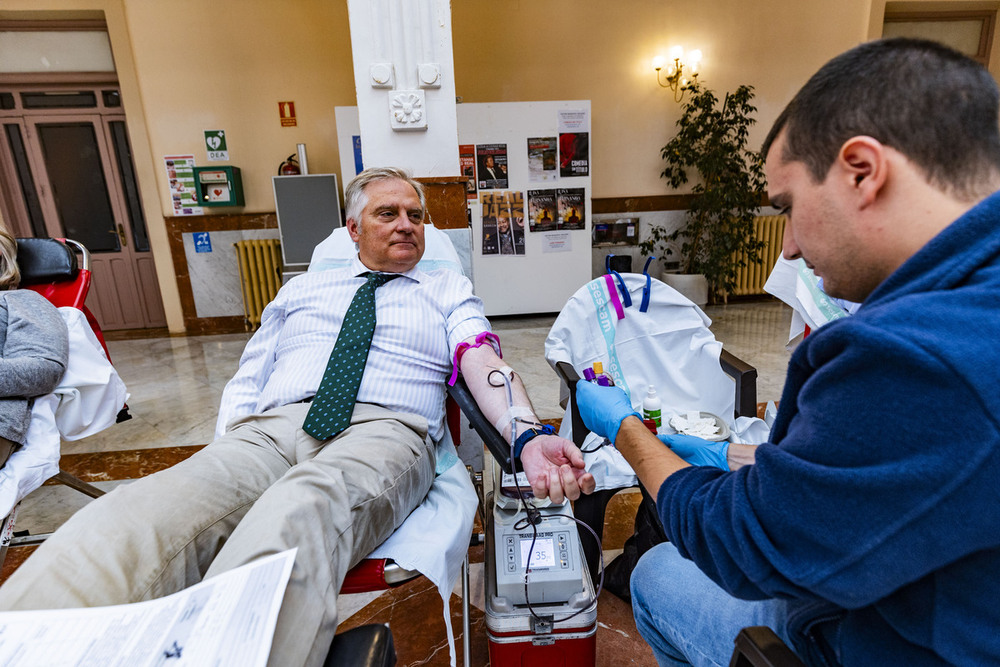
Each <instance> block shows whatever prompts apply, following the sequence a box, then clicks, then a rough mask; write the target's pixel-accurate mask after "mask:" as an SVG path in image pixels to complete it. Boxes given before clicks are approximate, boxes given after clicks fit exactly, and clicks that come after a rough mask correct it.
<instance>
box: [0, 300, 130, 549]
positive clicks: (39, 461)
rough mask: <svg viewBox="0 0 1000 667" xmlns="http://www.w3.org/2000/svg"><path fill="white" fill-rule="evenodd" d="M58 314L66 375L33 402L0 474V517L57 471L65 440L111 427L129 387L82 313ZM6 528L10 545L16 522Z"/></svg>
mask: <svg viewBox="0 0 1000 667" xmlns="http://www.w3.org/2000/svg"><path fill="white" fill-rule="evenodd" d="M59 314H60V315H62V317H63V320H64V321H65V322H66V326H67V328H68V329H69V361H68V363H67V365H66V372H65V373H64V374H63V377H62V379H61V380H60V381H59V386H57V387H56V389H55V390H54V391H53V392H52V393H51V394H46V395H45V396H40V397H38V398H36V399H35V402H34V405H33V406H32V409H31V423H30V424H29V426H28V433H27V438H26V442H25V445H24V446H23V447H20V448H18V449H17V450H16V451H15V452H14V453H13V454H11V457H10V459H8V461H7V464H6V465H4V466H3V468H2V469H0V516H5V517H6V516H8V515H9V514H11V512H12V511H13V510H14V508H15V507H16V506H17V504H18V503H19V502H21V500H22V499H23V498H24V497H25V496H27V495H28V494H29V493H31V492H32V491H34V490H35V489H37V488H38V487H40V486H41V485H42V484H43V483H45V481H46V480H47V479H49V478H50V477H52V476H54V475H55V474H56V473H58V472H59V455H60V447H61V442H62V441H63V440H68V441H73V440H80V439H81V438H85V437H87V436H89V435H93V434H95V433H98V432H100V431H103V430H104V429H106V428H107V427H109V426H111V425H112V424H114V423H115V419H116V417H117V415H118V411H119V410H120V409H121V407H122V405H124V404H125V401H126V400H127V398H128V393H127V392H126V389H125V383H124V382H122V380H121V378H120V377H119V376H118V373H117V372H116V371H115V369H114V367H113V366H112V365H111V363H110V362H109V361H108V358H107V356H105V354H104V348H103V347H102V346H101V344H100V341H98V339H97V336H96V335H95V334H94V331H93V329H91V328H90V325H89V324H88V323H87V318H86V316H85V315H84V314H83V312H82V311H80V310H77V309H76V308H69V307H63V308H59ZM8 523H9V525H8ZM4 527H5V529H6V530H5V531H4V533H5V534H4V535H3V536H2V540H3V544H6V543H7V542H8V541H9V540H10V535H7V534H6V533H7V532H8V531H12V530H13V521H9V522H8V521H5V524H4ZM0 546H2V545H0Z"/></svg>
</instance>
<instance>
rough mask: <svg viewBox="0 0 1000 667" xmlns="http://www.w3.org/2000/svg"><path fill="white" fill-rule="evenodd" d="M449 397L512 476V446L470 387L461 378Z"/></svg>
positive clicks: (501, 465)
mask: <svg viewBox="0 0 1000 667" xmlns="http://www.w3.org/2000/svg"><path fill="white" fill-rule="evenodd" d="M448 395H449V396H451V397H452V399H454V401H455V403H457V404H458V407H459V408H460V409H461V410H462V414H464V415H465V416H466V418H468V420H469V424H470V425H471V426H472V428H473V430H475V432H476V433H477V434H479V437H480V438H482V439H483V443H484V444H485V445H486V448H487V449H489V450H490V454H492V455H493V458H495V459H496V460H497V463H499V464H500V467H501V468H502V469H503V471H504V472H505V473H508V474H511V473H512V472H513V468H512V466H511V461H510V444H509V443H508V442H507V441H506V440H504V439H503V436H502V435H501V434H500V432H499V431H497V429H496V427H495V426H494V425H493V424H491V423H490V420H489V419H487V418H486V415H484V414H483V411H482V410H480V409H479V404H478V403H476V399H474V398H473V397H472V392H471V391H469V385H467V384H465V380H464V379H462V377H461V376H459V377H458V379H457V380H456V381H455V384H454V385H453V386H450V387H448Z"/></svg>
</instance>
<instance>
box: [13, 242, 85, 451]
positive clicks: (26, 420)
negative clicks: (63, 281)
mask: <svg viewBox="0 0 1000 667" xmlns="http://www.w3.org/2000/svg"><path fill="white" fill-rule="evenodd" d="M20 281H21V272H20V270H19V269H18V266H17V242H16V241H15V240H14V238H13V237H12V236H11V235H10V234H9V233H8V232H7V230H5V229H2V228H0V465H3V464H4V463H6V462H7V459H8V458H9V457H10V454H11V453H12V452H13V451H14V450H15V449H17V447H19V446H21V445H23V444H24V440H25V436H26V434H27V432H28V424H30V423H31V406H32V405H33V403H34V399H35V397H36V396H44V395H45V394H48V393H50V392H51V391H52V390H54V389H55V388H56V387H57V386H58V385H59V381H60V380H61V379H62V376H63V373H64V372H65V371H66V361H67V359H68V357H69V333H68V332H67V330H66V323H65V322H64V321H63V318H62V316H61V315H60V314H59V311H58V310H56V308H55V306H53V305H52V304H51V303H49V302H48V301H47V300H46V299H45V297H43V296H42V295H40V294H37V293H36V292H32V291H31V290H23V289H17V287H18V285H19V283H20Z"/></svg>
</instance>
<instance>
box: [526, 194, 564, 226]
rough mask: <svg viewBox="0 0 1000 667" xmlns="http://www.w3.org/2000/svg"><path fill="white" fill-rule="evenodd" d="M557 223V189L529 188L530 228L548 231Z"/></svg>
mask: <svg viewBox="0 0 1000 667" xmlns="http://www.w3.org/2000/svg"><path fill="white" fill-rule="evenodd" d="M557 225H558V220H557V217H556V191H555V190H528V230H529V231H532V232H546V231H550V230H553V229H556V226H557Z"/></svg>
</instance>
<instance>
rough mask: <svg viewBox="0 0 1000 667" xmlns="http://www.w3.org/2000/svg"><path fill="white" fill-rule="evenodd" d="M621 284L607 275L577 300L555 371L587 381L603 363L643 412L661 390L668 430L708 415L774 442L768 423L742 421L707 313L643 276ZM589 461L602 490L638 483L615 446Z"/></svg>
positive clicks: (550, 357) (560, 329) (746, 435)
mask: <svg viewBox="0 0 1000 667" xmlns="http://www.w3.org/2000/svg"><path fill="white" fill-rule="evenodd" d="M608 278H610V280H609V279H608ZM620 278H621V282H619V281H618V277H617V276H602V277H600V278H597V279H595V280H592V281H590V282H589V283H587V284H585V285H584V286H583V287H581V288H580V289H579V290H577V291H576V292H575V293H574V294H573V296H571V297H570V299H569V301H567V302H566V305H565V306H564V307H563V309H562V311H561V312H560V313H559V316H558V317H557V318H556V321H555V322H554V323H553V325H552V328H551V329H550V330H549V335H548V337H547V338H546V339H545V359H546V360H547V361H548V362H549V364H550V365H552V367H553V368H555V367H556V364H557V363H558V362H560V361H564V362H568V363H569V364H570V365H571V366H573V368H575V369H576V371H577V373H578V374H579V375H580V376H583V370H584V369H585V368H590V367H591V365H592V364H593V363H594V362H595V361H599V362H601V363H602V364H603V366H604V371H605V373H606V374H609V375H611V376H612V378H613V380H614V382H615V384H617V385H619V386H620V387H621V388H622V389H624V390H625V392H626V393H628V394H629V396H630V398H631V400H632V407H633V408H635V410H636V411H637V412H641V409H642V399H643V397H644V396H645V395H646V390H647V387H648V386H649V385H653V386H654V387H655V388H656V393H657V395H658V396H659V398H660V400H661V402H662V406H663V408H662V410H663V426H664V427H666V426H667V422H668V420H669V419H670V417H671V416H673V415H676V414H681V415H683V414H685V413H686V412H688V411H704V412H710V413H712V414H715V415H718V416H719V417H722V418H723V419H724V420H725V421H726V422H727V424H728V425H729V427H730V429H731V430H732V433H733V436H734V439H736V441H737V442H747V443H760V442H763V441H764V440H766V438H767V433H768V429H767V426H766V424H764V422H763V421H762V420H759V419H756V418H750V417H740V418H739V419H734V416H733V414H734V406H735V392H734V385H733V380H732V378H730V377H729V376H728V375H727V374H726V372H725V371H723V369H722V367H721V365H720V363H719V355H720V354H721V352H722V343H720V342H719V341H717V340H716V339H715V335H714V334H712V332H711V331H710V330H709V328H708V327H709V325H710V324H711V320H710V319H709V318H708V316H706V315H705V313H704V312H703V311H702V310H701V308H699V307H698V306H696V305H695V304H694V303H692V302H691V301H690V300H688V299H687V298H685V297H684V296H682V295H681V294H680V293H679V292H677V291H676V290H675V289H673V288H672V287H669V286H668V285H666V284H664V283H662V282H660V281H659V280H656V279H655V278H650V279H648V281H647V276H646V275H644V274H636V273H625V274H621V276H620ZM647 284H648V289H647ZM623 287H624V289H623ZM644 302H645V308H643V304H644ZM626 304H630V305H626ZM570 417H571V415H570V413H569V410H568V409H567V412H566V416H565V418H564V419H563V421H562V427H561V429H560V433H559V434H560V435H562V436H563V437H566V438H568V439H572V438H573V434H572V433H571V432H570V430H571V424H572V419H571V418H570ZM660 432H661V433H671V432H672V431H671V430H670V429H669V428H665V429H663V430H661V431H660ZM600 440H601V438H599V437H598V436H597V435H595V434H593V433H590V434H588V436H587V438H586V440H585V441H584V443H583V449H584V450H585V451H587V450H591V449H594V446H595V445H597V444H598V443H599V441H600ZM584 459H585V460H586V462H587V470H588V471H589V472H591V473H592V474H593V475H594V479H595V480H596V481H597V489H598V490H600V489H614V488H622V487H629V486H635V485H636V484H637V481H636V477H635V473H634V472H633V471H632V468H631V467H630V466H629V465H628V463H627V462H626V461H625V459H624V457H622V455H621V454H619V453H618V450H616V449H614V448H613V447H601V448H599V449H597V451H595V452H593V453H588V454H585V456H584Z"/></svg>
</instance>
